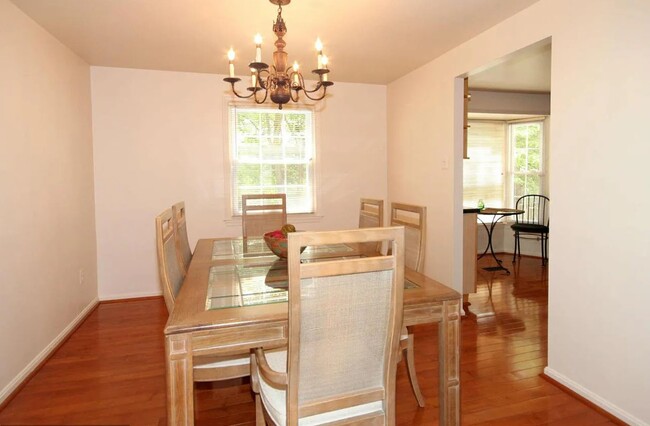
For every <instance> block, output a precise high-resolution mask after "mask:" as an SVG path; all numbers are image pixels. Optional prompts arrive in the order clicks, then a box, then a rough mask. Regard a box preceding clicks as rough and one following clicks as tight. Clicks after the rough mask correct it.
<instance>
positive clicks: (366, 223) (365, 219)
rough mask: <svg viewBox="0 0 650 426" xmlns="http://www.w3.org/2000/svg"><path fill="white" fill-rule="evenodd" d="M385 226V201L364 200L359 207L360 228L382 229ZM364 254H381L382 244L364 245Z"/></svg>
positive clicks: (362, 246)
mask: <svg viewBox="0 0 650 426" xmlns="http://www.w3.org/2000/svg"><path fill="white" fill-rule="evenodd" d="M382 226H384V200H375V199H372V198H362V199H361V204H360V206H359V228H380V227H382ZM361 248H362V250H363V252H379V251H380V250H381V243H367V244H362V245H361Z"/></svg>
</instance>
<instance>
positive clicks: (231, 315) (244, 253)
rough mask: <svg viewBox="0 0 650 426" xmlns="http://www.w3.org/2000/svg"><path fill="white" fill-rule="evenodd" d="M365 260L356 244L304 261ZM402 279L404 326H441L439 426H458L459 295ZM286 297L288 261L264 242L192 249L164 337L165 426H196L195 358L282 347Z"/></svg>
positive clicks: (202, 244)
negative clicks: (357, 258) (360, 258)
mask: <svg viewBox="0 0 650 426" xmlns="http://www.w3.org/2000/svg"><path fill="white" fill-rule="evenodd" d="M368 255H372V254H369V253H368V251H367V249H366V248H362V247H361V246H355V245H346V244H334V245H328V246H319V247H309V246H308V247H307V248H306V249H305V251H304V252H303V253H302V255H301V262H315V261H324V260H325V261H326V260H328V259H337V258H339V259H340V258H348V257H359V256H368ZM375 255H376V254H375ZM404 277H405V283H404V310H403V312H404V317H403V322H404V325H405V326H413V325H418V324H433V323H437V324H438V334H437V339H438V352H439V353H438V368H439V387H438V407H439V416H438V417H439V424H440V425H459V424H460V381H459V380H460V371H459V351H460V348H459V346H460V305H461V295H460V294H459V293H458V292H456V291H455V290H453V289H451V288H449V287H447V286H445V285H443V284H441V283H439V282H437V281H435V280H433V279H432V278H429V277H427V276H425V275H423V274H421V273H418V272H416V271H413V270H410V269H408V268H405V271H404ZM287 293H288V292H287V262H286V259H281V258H279V257H277V256H276V255H275V254H273V253H272V252H271V251H270V250H269V248H268V247H267V246H266V243H265V242H264V240H263V239H262V238H246V239H244V238H210V239H201V240H199V241H198V242H197V245H196V248H195V250H194V254H193V256H192V261H191V262H190V266H189V268H188V271H187V274H186V276H185V279H184V281H183V285H182V287H181V289H180V291H179V293H178V295H177V297H176V301H175V305H174V308H173V310H172V312H171V313H170V316H169V319H168V321H167V324H166V326H165V330H164V333H165V353H166V365H167V421H168V424H169V425H174V426H179V425H193V424H194V380H193V359H195V358H197V357H205V356H207V357H210V356H232V355H235V354H249V353H250V351H251V349H254V348H258V347H264V348H274V347H281V346H283V345H286V343H287V336H288V330H287V328H288V304H287V300H288V294H287ZM341 303H345V301H344V300H342V301H341Z"/></svg>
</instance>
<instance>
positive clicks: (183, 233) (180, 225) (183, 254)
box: [172, 201, 192, 276]
mask: <svg viewBox="0 0 650 426" xmlns="http://www.w3.org/2000/svg"><path fill="white" fill-rule="evenodd" d="M172 216H173V218H174V225H175V226H176V233H175V234H174V235H175V238H174V240H175V244H176V253H177V255H178V258H179V264H180V266H181V268H182V270H183V276H185V274H187V269H188V268H189V267H190V261H191V260H192V249H191V248H190V241H189V239H188V237H187V220H186V216H185V202H184V201H180V202H178V203H176V204H174V205H173V206H172Z"/></svg>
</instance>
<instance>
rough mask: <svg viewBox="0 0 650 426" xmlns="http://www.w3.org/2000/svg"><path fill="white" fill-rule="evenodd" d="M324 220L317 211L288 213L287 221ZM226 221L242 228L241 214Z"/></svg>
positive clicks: (310, 221) (312, 221)
mask: <svg viewBox="0 0 650 426" xmlns="http://www.w3.org/2000/svg"><path fill="white" fill-rule="evenodd" d="M322 220H323V216H321V215H318V214H315V213H306V214H288V215H287V222H288V223H291V224H294V225H295V224H298V223H319V222H321V221H322ZM224 223H225V224H226V226H228V227H233V228H234V227H240V228H241V216H233V217H232V218H230V219H225V220H224Z"/></svg>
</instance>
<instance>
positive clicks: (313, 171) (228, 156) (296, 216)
mask: <svg viewBox="0 0 650 426" xmlns="http://www.w3.org/2000/svg"><path fill="white" fill-rule="evenodd" d="M237 108H239V109H248V110H252V109H256V110H267V111H268V112H277V106H276V105H255V104H251V103H242V102H228V103H227V104H226V105H225V111H224V112H225V113H224V121H225V123H226V125H225V126H224V127H225V128H226V143H225V144H224V145H225V156H224V157H225V158H224V160H225V163H226V167H225V170H227V176H224V177H225V182H224V184H225V185H224V186H225V195H226V196H227V198H226V200H224V201H226V203H224V204H226V205H227V207H226V209H227V211H228V213H229V215H230V217H231V219H230V220H226V222H227V223H229V224H230V225H237V223H238V222H239V221H240V220H241V212H237V211H235V209H234V200H233V196H234V194H235V188H234V185H235V182H234V167H233V164H234V160H235V159H234V155H235V150H234V145H233V138H234V133H233V132H234V131H235V129H233V128H232V124H233V123H234V120H233V117H232V114H234V113H235V110H236V109H237ZM286 110H289V111H290V110H297V111H309V112H310V113H311V121H312V123H311V129H312V132H311V133H312V134H311V138H312V143H313V147H312V158H311V161H310V170H309V171H308V174H309V179H310V181H311V196H312V211H311V212H304V213H303V212H301V213H288V214H289V215H290V216H291V217H292V221H294V222H296V223H299V222H312V221H318V220H320V216H317V215H316V213H317V209H318V199H319V193H320V189H319V186H318V180H319V179H318V171H319V167H318V157H319V155H318V153H319V144H318V139H319V138H318V134H319V132H318V117H317V115H318V113H317V111H316V110H315V108H313V107H312V106H310V105H284V106H283V111H286Z"/></svg>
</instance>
